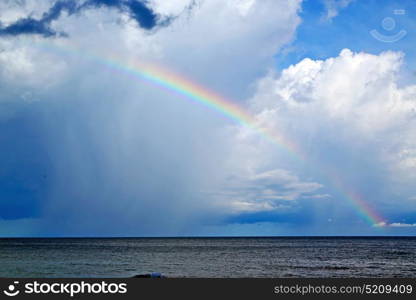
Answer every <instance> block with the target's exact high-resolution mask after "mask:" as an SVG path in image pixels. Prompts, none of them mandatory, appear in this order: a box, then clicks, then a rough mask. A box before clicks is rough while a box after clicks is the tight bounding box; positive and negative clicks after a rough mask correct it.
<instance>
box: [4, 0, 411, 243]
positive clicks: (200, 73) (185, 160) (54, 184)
mask: <svg viewBox="0 0 416 300" xmlns="http://www.w3.org/2000/svg"><path fill="white" fill-rule="evenodd" d="M413 2H414V1H413V0H402V1H398V0H396V1H393V0H381V1H380V0H377V1H376V0H369V1H364V0H316V1H312V0H303V1H301V0H278V1H277V0H229V1H226V2H224V1H220V0H172V1H163V0H147V1H144V0H143V1H140V0H19V1H14V0H0V145H1V147H0V163H1V168H0V236H3V237H9V236H22V237H30V236H45V237H48V236H57V237H64V236H293V235H296V236H298V235H301V236H311V235H415V233H416V184H415V182H416V57H415V55H416V52H415V50H414V45H415V43H416V8H415V6H414V3H413Z"/></svg>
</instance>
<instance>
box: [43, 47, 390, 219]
mask: <svg viewBox="0 0 416 300" xmlns="http://www.w3.org/2000/svg"><path fill="white" fill-rule="evenodd" d="M41 47H42V48H46V49H47V50H54V51H58V52H61V53H64V54H72V55H81V56H83V57H86V58H87V59H88V60H91V61H94V62H96V63H97V64H100V65H103V66H106V67H108V68H110V69H112V70H115V71H119V72H122V73H124V74H127V75H129V76H131V77H133V78H134V79H139V80H142V81H146V82H148V83H150V84H153V85H155V86H157V87H159V88H163V89H165V90H167V91H170V92H173V93H175V94H177V95H180V96H182V97H184V98H186V99H189V100H191V101H193V102H195V103H198V104H202V105H204V106H206V107H208V108H209V109H212V110H214V111H216V112H218V113H220V114H222V115H223V116H225V117H227V118H228V119H231V120H232V121H234V122H236V123H238V124H240V125H242V126H244V127H246V128H249V129H252V130H254V131H256V132H257V133H258V134H260V135H261V136H262V137H263V138H265V139H266V140H268V141H269V142H271V143H273V144H275V145H277V146H279V147H281V148H282V149H284V150H286V151H287V153H289V154H290V155H292V156H294V157H296V158H298V159H300V160H302V161H304V162H306V163H309V164H310V162H308V161H307V155H306V154H305V153H303V152H302V150H301V149H300V147H299V146H298V145H297V144H295V143H294V142H293V141H290V140H288V139H287V138H286V137H285V136H284V135H283V134H281V133H279V132H277V131H276V130H271V129H270V128H266V127H263V126H261V124H260V122H259V120H258V119H257V118H256V117H255V116H253V115H252V114H250V113H249V112H248V111H247V110H245V109H243V108H242V107H241V106H239V105H237V104H236V103H235V102H233V101H230V100H228V99H226V98H224V97H222V96H221V95H219V94H217V93H215V92H213V91H211V90H209V89H207V88H205V87H203V86H201V85H198V84H197V83H196V82H193V81H192V80H190V79H187V78H185V77H183V76H179V75H178V74H176V73H173V72H171V71H169V70H166V69H164V68H162V67H160V66H157V65H156V64H149V63H138V62H135V63H134V64H131V65H130V66H128V65H125V64H123V63H121V62H118V61H117V60H116V59H109V58H106V57H102V56H97V55H91V54H89V53H87V52H84V51H82V52H81V51H79V50H74V49H70V48H69V47H67V46H65V47H62V46H56V45H51V44H45V43H42V44H41ZM321 172H322V170H321ZM322 174H323V176H324V177H325V178H326V179H327V180H329V182H331V183H332V185H333V187H334V188H336V189H337V190H338V191H340V192H341V193H342V194H343V195H344V197H345V198H346V199H347V200H349V202H350V203H351V204H352V205H353V206H354V207H355V208H356V210H357V211H358V212H359V214H360V215H361V216H362V217H363V219H364V220H366V221H367V222H368V223H369V224H370V225H371V226H373V227H383V226H384V224H388V223H386V221H385V220H384V218H383V217H382V216H380V215H379V214H378V213H377V212H376V211H375V210H374V209H373V208H372V207H370V205H369V204H368V203H367V202H366V201H364V200H363V198H362V197H361V196H360V195H359V194H358V193H356V192H355V191H354V190H353V189H352V188H349V187H346V186H345V185H344V184H343V182H342V180H341V179H340V177H339V176H337V173H336V172H333V171H329V170H327V171H326V172H322Z"/></svg>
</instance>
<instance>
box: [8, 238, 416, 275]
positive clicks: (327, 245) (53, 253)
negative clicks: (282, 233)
mask: <svg viewBox="0 0 416 300" xmlns="http://www.w3.org/2000/svg"><path fill="white" fill-rule="evenodd" d="M148 272H161V273H163V274H164V275H167V276H168V277H416V238H128V239H0V277H6V276H7V277H130V276H133V275H136V274H141V273H148Z"/></svg>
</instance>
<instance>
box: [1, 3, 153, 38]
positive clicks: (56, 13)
mask: <svg viewBox="0 0 416 300" xmlns="http://www.w3.org/2000/svg"><path fill="white" fill-rule="evenodd" d="M100 7H111V8H116V9H118V10H119V11H120V12H123V13H128V14H129V15H130V17H131V18H132V19H134V20H135V21H136V22H137V23H138V25H139V26H140V27H142V28H144V29H146V30H150V29H152V28H154V27H155V26H156V25H157V21H158V16H157V15H156V14H155V13H154V12H153V11H152V10H151V9H150V8H148V7H147V6H146V3H145V2H144V1H143V2H142V1H138V0H88V1H86V2H84V3H82V4H80V3H79V2H78V1H76V0H61V1H57V2H55V4H54V5H53V6H52V7H51V8H50V9H49V10H48V11H47V12H45V13H44V14H43V15H42V17H41V18H40V19H35V18H33V17H31V16H28V17H26V18H22V19H20V20H17V21H16V22H14V23H12V24H10V25H7V26H2V24H1V20H0V36H2V35H3V36H5V35H11V36H16V35H21V34H39V35H42V36H45V37H51V36H56V35H60V36H62V35H65V33H64V32H56V31H55V30H53V29H52V28H51V22H52V21H54V20H57V19H58V18H59V17H60V16H61V14H62V13H63V12H66V13H67V14H69V15H72V14H75V13H79V12H80V11H82V10H84V9H94V8H100Z"/></svg>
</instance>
